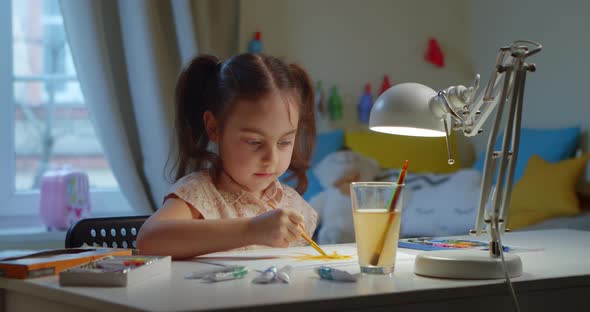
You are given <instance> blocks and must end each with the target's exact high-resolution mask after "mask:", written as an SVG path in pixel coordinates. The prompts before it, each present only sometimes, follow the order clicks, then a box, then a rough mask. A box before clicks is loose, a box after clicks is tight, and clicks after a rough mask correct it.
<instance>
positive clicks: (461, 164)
mask: <svg viewBox="0 0 590 312" xmlns="http://www.w3.org/2000/svg"><path fill="white" fill-rule="evenodd" d="M436 140H441V139H440V138H437V139H435V138H410V137H398V136H391V135H383V134H379V133H374V132H369V131H350V132H347V131H344V130H333V131H330V132H326V133H322V134H319V135H318V149H317V150H316V151H315V154H314V158H313V159H312V168H311V169H310V171H309V172H308V177H309V178H310V189H308V191H307V192H306V193H305V194H304V197H305V198H306V199H307V200H308V201H309V202H310V204H311V205H312V206H313V207H314V208H315V209H316V210H317V211H318V213H319V215H320V225H319V227H318V231H317V232H316V238H317V240H318V242H319V243H321V244H327V243H348V242H353V241H354V230H353V226H352V215H351V204H350V197H349V195H348V192H347V188H348V184H349V182H352V181H378V180H380V181H396V180H397V176H398V173H399V167H400V166H398V165H401V164H402V163H403V159H409V160H410V169H409V170H408V176H407V177H406V189H405V191H404V192H405V193H404V198H403V204H404V208H403V212H402V227H401V230H400V231H401V233H400V235H401V236H402V237H417V236H447V235H461V234H465V233H467V232H468V231H469V230H470V229H472V228H473V226H474V221H475V218H476V214H477V203H478V201H479V194H480V184H481V171H482V169H483V160H482V159H483V155H477V158H476V160H475V162H473V161H471V162H470V161H469V160H468V158H469V157H465V156H463V157H460V158H458V161H457V164H456V165H455V166H449V165H448V164H447V157H446V156H447V153H446V149H445V146H444V140H443V144H441V143H440V142H438V141H436ZM579 140H580V129H579V128H576V127H570V128H559V129H522V134H521V147H520V149H519V159H518V161H517V165H516V166H517V168H516V174H515V184H514V188H513V194H512V201H511V203H510V207H511V209H510V218H509V227H510V228H511V229H512V230H516V231H526V230H533V229H549V228H570V229H578V230H587V231H590V208H589V207H590V205H589V203H590V201H589V200H588V198H590V196H589V195H588V194H590V192H589V191H588V190H590V188H589V187H588V183H586V182H584V181H585V180H586V179H585V168H586V162H587V160H588V155H589V154H584V153H581V152H580V151H579V148H578V146H579V144H578V142H579ZM451 143H452V144H451V146H452V150H453V152H454V153H455V154H456V155H460V154H461V151H462V150H465V146H459V145H460V144H465V142H464V141H458V140H456V139H452V140H451ZM466 159H467V160H466Z"/></svg>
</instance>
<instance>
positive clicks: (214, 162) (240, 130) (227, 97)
mask: <svg viewBox="0 0 590 312" xmlns="http://www.w3.org/2000/svg"><path fill="white" fill-rule="evenodd" d="M175 122H176V124H175V128H176V139H177V143H178V144H179V146H178V156H177V158H176V162H175V163H174V167H173V170H175V175H176V178H175V179H176V183H175V184H174V185H173V186H172V188H171V192H170V194H168V195H167V196H166V197H165V198H164V204H163V206H162V207H161V208H160V209H159V210H158V211H156V212H155V213H154V214H153V215H152V216H151V217H150V218H149V219H148V220H147V221H146V222H145V224H144V225H143V226H142V227H141V230H140V231H139V234H138V237H137V243H138V248H139V249H140V251H141V253H142V254H160V255H172V257H173V258H176V259H178V258H188V257H194V256H198V255H202V254H206V253H211V252H216V251H223V250H229V249H236V248H242V249H248V248H256V247H260V245H263V246H270V247H288V246H293V245H303V244H304V243H305V241H304V240H302V239H301V233H302V232H303V231H305V232H306V233H307V234H308V235H309V236H311V235H312V233H313V231H314V229H315V227H316V220H317V214H316V212H315V211H314V210H313V208H311V206H309V205H308V204H307V203H306V202H305V201H304V200H303V198H302V197H301V196H300V195H299V194H300V193H303V191H305V189H306V188H307V177H306V175H305V171H306V170H307V169H308V168H309V158H310V154H311V150H312V146H313V144H314V143H315V120H314V113H313V89H312V86H311V82H310V79H309V77H308V75H307V74H306V73H305V71H304V70H303V69H302V68H301V67H299V66H297V65H295V64H291V65H287V64H285V63H283V62H282V61H280V60H278V59H277V58H274V57H271V56H265V55H258V54H256V55H255V54H241V55H237V56H234V57H232V58H230V59H228V60H226V61H223V62H221V61H219V60H218V59H217V58H216V57H214V56H208V55H204V56H199V57H197V58H195V59H194V60H192V62H190V64H189V65H188V67H186V68H185V69H184V70H183V71H182V72H181V74H180V76H179V78H178V83H177V86H176V121H175ZM211 147H213V148H211ZM212 150H217V151H212ZM287 170H290V171H291V173H292V176H293V178H295V179H297V187H296V189H297V191H295V190H294V189H292V188H290V187H288V186H286V185H282V184H280V183H279V182H278V180H277V178H278V177H279V176H281V175H282V174H283V173H285V172H286V171H287Z"/></svg>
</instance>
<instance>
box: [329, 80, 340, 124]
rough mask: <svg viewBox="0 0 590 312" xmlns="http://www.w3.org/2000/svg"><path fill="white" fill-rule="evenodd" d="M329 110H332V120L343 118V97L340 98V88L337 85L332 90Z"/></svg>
mask: <svg viewBox="0 0 590 312" xmlns="http://www.w3.org/2000/svg"><path fill="white" fill-rule="evenodd" d="M328 110H329V111H330V119H331V120H340V119H342V99H341V98H340V95H338V88H337V87H336V86H333V87H332V89H331V90H330V98H329V99H328Z"/></svg>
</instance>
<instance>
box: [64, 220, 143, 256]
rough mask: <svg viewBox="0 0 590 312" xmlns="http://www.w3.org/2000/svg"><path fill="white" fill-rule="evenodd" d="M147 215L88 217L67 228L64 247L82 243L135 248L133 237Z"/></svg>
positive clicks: (93, 245)
mask: <svg viewBox="0 0 590 312" xmlns="http://www.w3.org/2000/svg"><path fill="white" fill-rule="evenodd" d="M148 217H149V216H133V217H110V218H88V219H82V220H80V221H78V222H77V223H76V224H74V225H72V226H71V227H70V228H69V229H68V233H67V234H66V243H65V245H66V248H76V247H80V246H82V245H83V244H84V243H86V245H88V246H91V247H112V248H137V246H136V243H135V239H136V238H137V233H138V232H139V229H140V228H141V226H142V225H143V223H144V222H145V220H147V218H148Z"/></svg>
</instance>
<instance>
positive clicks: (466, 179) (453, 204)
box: [384, 168, 481, 237]
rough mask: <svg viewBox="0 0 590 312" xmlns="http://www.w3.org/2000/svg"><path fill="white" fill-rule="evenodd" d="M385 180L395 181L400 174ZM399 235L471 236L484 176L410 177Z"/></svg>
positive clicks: (463, 173) (470, 172)
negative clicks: (470, 232) (469, 234)
mask: <svg viewBox="0 0 590 312" xmlns="http://www.w3.org/2000/svg"><path fill="white" fill-rule="evenodd" d="M384 180H390V181H396V180H397V173H396V174H393V175H389V176H388V177H386V178H385V179H384ZM404 184H405V185H406V191H408V192H406V194H405V198H404V207H402V221H401V229H400V236H402V237H417V236H448V235H460V234H468V233H469V230H470V229H472V228H473V227H474V224H475V218H476V216H477V204H478V202H479V193H480V187H481V185H480V184H481V173H480V172H479V171H478V170H475V169H470V168H469V169H461V170H459V171H457V172H454V173H450V174H408V175H407V176H406V179H405V181H404Z"/></svg>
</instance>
